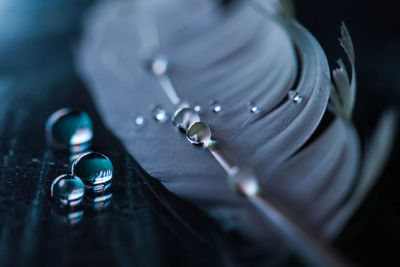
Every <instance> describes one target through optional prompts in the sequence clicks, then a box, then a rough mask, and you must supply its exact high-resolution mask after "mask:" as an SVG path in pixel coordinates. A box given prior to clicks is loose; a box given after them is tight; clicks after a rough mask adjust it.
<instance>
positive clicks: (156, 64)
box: [151, 55, 169, 76]
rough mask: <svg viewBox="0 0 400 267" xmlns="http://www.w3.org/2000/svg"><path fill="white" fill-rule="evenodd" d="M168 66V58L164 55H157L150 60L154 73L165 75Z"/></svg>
mask: <svg viewBox="0 0 400 267" xmlns="http://www.w3.org/2000/svg"><path fill="white" fill-rule="evenodd" d="M168 67H169V63H168V59H167V58H166V57H164V56H161V55H157V56H155V57H154V58H153V59H152V61H151V71H152V72H153V73H154V75H157V76H161V75H165V74H166V73H167V71H168Z"/></svg>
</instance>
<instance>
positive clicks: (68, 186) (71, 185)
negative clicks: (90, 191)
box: [50, 174, 85, 207]
mask: <svg viewBox="0 0 400 267" xmlns="http://www.w3.org/2000/svg"><path fill="white" fill-rule="evenodd" d="M50 194H51V197H52V198H54V199H55V200H56V201H57V202H59V203H60V204H62V205H65V206H71V207H72V206H76V205H78V204H79V203H80V202H81V201H82V199H83V196H84V195H85V185H84V184H83V182H82V180H81V179H79V178H78V177H76V176H73V175H70V174H63V175H61V176H58V177H57V178H56V179H54V181H53V182H52V184H51V188H50Z"/></svg>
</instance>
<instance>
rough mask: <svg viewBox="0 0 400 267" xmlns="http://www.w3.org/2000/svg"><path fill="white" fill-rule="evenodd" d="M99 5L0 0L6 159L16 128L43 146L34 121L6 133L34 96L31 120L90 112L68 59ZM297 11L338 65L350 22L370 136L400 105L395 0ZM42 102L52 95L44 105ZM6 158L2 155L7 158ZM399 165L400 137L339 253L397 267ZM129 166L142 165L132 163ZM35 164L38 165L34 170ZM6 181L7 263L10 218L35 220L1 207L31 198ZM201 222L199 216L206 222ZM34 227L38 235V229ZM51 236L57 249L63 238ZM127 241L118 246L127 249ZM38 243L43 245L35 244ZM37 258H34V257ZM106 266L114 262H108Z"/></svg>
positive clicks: (1, 241)
mask: <svg viewBox="0 0 400 267" xmlns="http://www.w3.org/2000/svg"><path fill="white" fill-rule="evenodd" d="M95 3H96V1H93V0H68V1H67V0H36V1H27V0H0V96H1V100H2V101H1V103H0V111H1V112H2V113H3V114H8V115H7V118H3V120H0V126H1V127H0V128H2V129H3V131H2V132H1V135H0V152H1V155H5V154H6V152H7V151H9V144H8V140H10V138H11V137H12V136H13V135H15V134H21V133H19V131H23V133H22V134H21V136H25V137H26V139H25V142H26V143H25V144H24V146H25V150H24V153H26V155H31V156H32V155H35V149H38V146H37V145H35V144H30V143H31V142H33V140H32V139H30V138H28V137H29V136H30V135H31V133H30V130H32V129H34V128H35V127H36V126H37V125H35V121H34V119H33V120H32V121H31V123H30V124H29V123H28V124H27V125H25V127H23V128H18V127H17V126H16V128H15V129H10V128H9V129H7V131H5V130H4V129H5V128H7V127H8V126H9V125H12V123H11V122H12V121H13V120H16V119H17V118H18V116H20V115H18V114H22V113H20V110H23V109H24V106H29V105H30V101H31V100H32V98H34V99H42V100H41V101H39V102H38V103H40V104H38V105H36V106H35V108H36V111H37V114H29V116H31V117H32V118H35V116H39V115H40V116H44V115H43V114H47V113H46V112H48V111H49V110H54V107H56V106H57V104H56V103H59V102H60V101H61V99H62V98H65V99H69V100H73V101H74V102H75V104H74V105H76V106H77V107H81V106H90V107H91V108H89V109H93V107H92V104H91V101H90V98H89V96H88V95H87V93H82V92H81V91H80V89H81V88H84V85H83V84H82V83H81V81H80V80H79V79H78V78H77V77H76V75H75V70H74V62H73V57H72V55H73V51H74V47H75V45H76V43H77V42H78V41H79V37H80V33H81V23H82V18H83V16H84V14H85V12H86V10H87V9H88V8H90V7H91V6H92V5H94V4H95ZM295 12H296V17H297V19H298V20H299V21H300V22H301V23H302V24H303V25H304V26H305V27H306V28H308V29H309V30H310V32H311V33H312V34H314V35H315V36H316V38H317V39H318V40H319V41H320V43H321V45H322V47H323V48H324V50H325V52H326V54H327V56H328V59H329V62H330V64H331V66H333V67H334V66H336V63H335V62H336V60H337V59H338V58H339V57H342V58H344V57H345V55H344V53H343V51H342V49H341V47H340V45H339V43H338V41H337V37H339V25H340V22H341V21H344V22H345V23H346V24H347V26H348V28H349V31H350V33H351V35H352V38H353V42H354V46H355V50H356V68H357V76H358V79H357V80H358V92H357V103H356V108H355V114H354V120H355V124H356V126H357V129H358V130H359V132H360V135H361V138H362V140H368V137H369V134H370V133H371V132H372V129H373V128H374V127H375V123H376V121H377V119H378V117H379V116H380V114H381V113H382V112H383V110H385V109H386V108H388V107H391V106H396V107H397V106H399V105H400V64H399V62H400V32H399V22H398V15H397V12H398V11H397V9H396V8H395V4H394V1H379V2H376V1H372V0H368V1H365V0H336V1H311V0H298V1H296V3H295ZM10 88H11V89H10ZM68 91H69V92H68ZM67 92H68V93H67ZM46 99H53V100H52V101H50V102H49V101H47V102H46ZM57 101H59V102H57ZM11 103H12V105H11ZM21 112H22V111H21ZM2 116H3V115H2ZM21 116H22V115H21ZM23 116H27V114H25V115H23ZM97 120H99V118H97ZM99 123H100V122H99ZM19 127H20V126H19ZM40 127H42V126H41V125H40ZM20 129H22V130H20ZM40 134H41V133H33V136H36V137H38V138H40ZM397 140H398V139H397ZM6 143H7V144H6ZM100 147H101V145H100ZM3 159H6V157H5V156H4V158H3ZM24 160H26V159H24V158H19V159H18V160H17V159H15V161H19V162H24ZM3 161H4V160H3ZM398 161H399V142H398V141H397V143H396V145H395V147H394V148H393V153H392V156H391V160H390V162H389V164H388V165H387V168H386V169H385V172H384V173H383V175H382V178H381V180H380V181H379V183H378V184H377V185H376V186H375V187H374V189H373V191H372V192H371V193H370V195H369V197H368V198H367V200H366V201H365V203H364V205H363V206H362V207H361V208H360V210H359V211H358V212H357V213H356V215H355V216H354V217H353V219H352V220H351V222H350V224H349V225H348V227H347V228H346V229H345V231H344V232H343V234H342V235H341V236H340V237H339V239H338V240H337V242H336V243H335V246H336V247H337V248H338V249H339V250H341V251H342V252H343V253H344V254H346V255H347V256H348V257H349V258H351V259H353V260H354V261H355V262H356V263H358V264H359V265H360V266H377V265H381V266H398V264H399V260H398V259H397V256H396V255H397V252H398V251H397V249H398V247H399V245H400V177H399V175H400V165H399V164H398ZM21 164H22V165H23V163H21ZM60 164H61V163H60ZM7 166H8V167H7V168H6V163H5V162H3V170H2V175H3V176H4V175H7V174H8V173H17V174H18V172H20V171H21V172H23V170H15V169H13V166H16V165H13V164H10V163H7ZM133 166H134V168H138V167H137V166H136V165H133ZM26 168H28V166H26ZM37 168H38V167H32V169H29V170H30V171H32V170H36V169H37ZM29 170H28V171H29ZM0 173H1V171H0ZM10 175H11V174H10ZM19 175H22V173H20V174H19ZM21 177H22V176H21ZM0 186H2V188H0V193H2V195H3V197H0V201H1V204H0V211H1V212H0V214H1V215H3V216H0V226H2V228H0V259H2V255H3V259H6V260H7V261H6V262H7V263H10V262H14V261H13V260H10V258H11V257H17V256H18V255H21V254H18V253H17V252H15V251H14V250H13V253H9V254H8V253H6V252H7V251H8V250H7V249H4V247H5V246H7V245H8V243H7V242H6V241H7V240H9V238H10V237H5V234H6V233H7V231H6V230H4V229H14V230H13V231H14V232H15V231H18V230H21V231H23V230H24V226H22V225H17V226H14V225H13V224H12V223H10V220H11V219H12V218H20V219H21V220H22V219H23V220H30V219H29V218H30V217H28V219H26V218H27V217H24V216H25V215H21V214H19V210H18V207H15V208H12V209H15V210H14V211H13V212H15V214H14V215H15V216H14V215H13V216H11V215H9V213H8V212H6V211H5V210H6V209H8V208H9V207H10V206H12V205H14V206H18V205H20V204H18V201H25V200H26V199H25V198H24V196H23V194H24V193H26V192H24V191H23V190H22V191H21V190H19V191H18V192H16V193H14V194H13V195H7V194H6V193H5V192H6V191H9V190H13V189H14V188H13V187H12V185H7V184H6V182H4V181H2V183H1V184H0ZM46 189H47V187H46ZM43 190H44V189H43ZM116 190H118V187H117V189H116ZM3 193H4V194H3ZM29 194H34V192H30V191H29V192H28V196H29ZM4 195H6V196H7V197H4ZM169 197H170V196H169ZM121 198H123V196H121ZM185 209H188V210H191V209H192V207H190V208H187V207H186V206H185V207H184V208H183V210H185ZM21 210H22V208H21ZM39 211H40V210H39ZM7 214H8V215H7ZM39 214H40V212H39ZM7 216H9V217H7ZM30 216H33V217H32V218H33V219H32V218H31V219H32V221H35V220H37V219H35V218H34V216H39V215H38V214H37V213H33V214H31V215H30ZM7 218H8V219H7ZM204 220H206V219H204ZM200 222H203V219H202V220H200ZM199 225H200V227H204V228H206V227H209V226H208V225H209V224H206V223H205V224H203V226H202V224H199ZM5 226H7V227H8V228H7V227H5ZM157 229H158V228H157ZM10 231H11V230H10ZM13 231H11V232H10V233H11V234H10V235H12V233H13ZM38 233H39V236H40V231H39V232H38ZM153 235H155V234H154V233H153ZM58 237H60V236H58ZM29 238H38V236H35V235H32V236H30V237H29ZM22 241H24V237H23V236H22V237H20V238H16V239H15V241H14V242H15V243H12V244H11V247H12V248H13V247H15V248H18V243H20V242H22ZM53 241H54V245H56V244H57V236H56V237H54V239H53ZM155 242H156V241H155ZM163 242H167V241H163ZM177 242H178V241H177ZM128 243H129V242H125V243H121V245H124V244H125V245H126V244H128ZM178 243H179V242H178ZM174 244H175V243H174ZM179 244H180V243H179ZM31 245H32V244H31ZM175 245H176V246H179V245H177V244H175ZM32 246H33V247H38V248H40V245H39V244H36V245H32ZM150 247H151V246H150ZM25 250H27V251H29V247H28V248H26V247H25ZM23 251H24V250H23ZM201 251H202V250H201ZM21 253H22V252H21ZM155 253H158V252H155ZM204 253H205V252H204ZM22 255H23V254H22ZM31 256H32V255H31ZM32 257H33V258H36V256H32ZM167 258H168V257H167ZM168 259H169V258H168ZM169 260H171V259H169ZM182 260H183V258H182ZM110 262H112V260H111V259H110ZM0 265H1V261H0Z"/></svg>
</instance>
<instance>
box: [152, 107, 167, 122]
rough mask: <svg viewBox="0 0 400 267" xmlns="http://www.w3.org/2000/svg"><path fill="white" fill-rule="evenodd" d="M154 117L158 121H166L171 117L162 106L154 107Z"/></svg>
mask: <svg viewBox="0 0 400 267" xmlns="http://www.w3.org/2000/svg"><path fill="white" fill-rule="evenodd" d="M153 118H154V119H155V120H156V121H158V122H166V121H167V120H168V119H169V114H168V112H167V111H166V110H165V109H163V108H162V107H160V106H155V107H154V108H153Z"/></svg>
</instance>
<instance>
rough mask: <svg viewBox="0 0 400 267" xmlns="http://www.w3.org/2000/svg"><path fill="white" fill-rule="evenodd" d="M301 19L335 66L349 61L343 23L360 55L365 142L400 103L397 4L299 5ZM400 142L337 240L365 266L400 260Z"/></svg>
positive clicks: (358, 111)
mask: <svg viewBox="0 0 400 267" xmlns="http://www.w3.org/2000/svg"><path fill="white" fill-rule="evenodd" d="M295 5H296V12H297V18H298V19H299V20H300V22H301V23H302V24H303V25H304V26H305V27H306V28H308V29H309V30H310V31H311V32H312V33H313V34H314V35H315V36H316V37H317V39H318V40H319V41H320V43H321V45H322V47H323V48H324V50H325V52H326V53H327V55H328V59H329V61H330V63H331V66H333V67H336V66H335V65H336V64H335V62H336V60H337V58H338V57H342V58H345V54H344V53H343V51H342V49H341V47H340V46H339V44H338V41H337V37H339V36H340V32H339V25H340V22H341V21H344V22H345V23H346V25H347V27H348V28H349V31H350V33H351V36H352V38H353V42H354V46H355V51H356V69H357V78H358V79H357V83H358V91H357V103H356V108H355V113H354V121H355V124H356V126H357V129H358V130H359V133H360V136H361V138H362V140H364V141H366V140H368V136H369V134H370V133H371V132H372V130H373V129H374V127H375V123H376V121H377V119H378V118H379V116H380V115H381V113H382V112H383V111H384V110H385V109H387V108H389V107H392V106H394V107H397V108H398V107H399V105H400V64H399V62H400V28H399V26H400V23H399V20H398V12H397V11H398V9H397V8H396V5H395V1H365V0H364V1H363V0H351V1H348V0H347V1H346V0H336V1H311V0H302V1H296V3H295ZM399 151H400V150H399V141H398V138H397V140H396V144H395V146H394V148H393V153H392V156H391V160H390V162H389V164H388V165H387V167H386V169H385V172H384V174H383V175H382V178H381V180H380V181H379V182H378V184H377V185H376V186H375V188H374V189H373V191H372V192H371V194H370V195H369V197H368V199H367V200H366V201H365V203H364V205H363V206H362V207H361V209H360V210H359V211H358V212H357V214H356V215H355V216H354V218H353V220H352V221H351V223H350V224H349V226H348V227H347V229H346V230H345V232H344V233H343V234H342V235H341V237H340V238H339V240H338V241H337V242H336V244H337V246H338V247H340V248H341V249H342V250H344V251H345V252H346V254H347V255H348V256H349V257H351V258H353V259H356V262H359V263H360V265H363V266H398V265H399V264H400V259H399V257H398V256H397V255H398V247H399V245H400V224H399V218H400V217H399V216H400V205H399V204H400V176H399V174H400V173H399V159H400V157H399Z"/></svg>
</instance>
